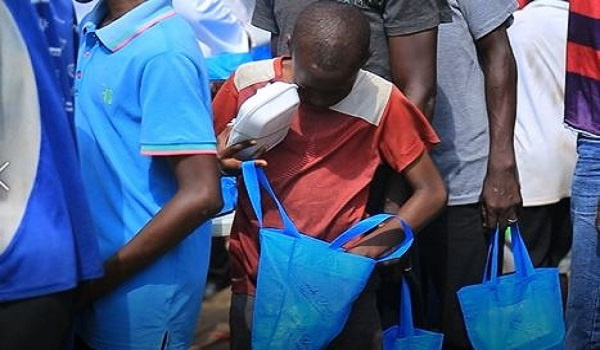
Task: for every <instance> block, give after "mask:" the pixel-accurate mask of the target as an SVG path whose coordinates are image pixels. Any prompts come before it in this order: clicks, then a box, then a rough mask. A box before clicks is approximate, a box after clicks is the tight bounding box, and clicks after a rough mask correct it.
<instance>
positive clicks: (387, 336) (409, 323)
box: [383, 280, 444, 350]
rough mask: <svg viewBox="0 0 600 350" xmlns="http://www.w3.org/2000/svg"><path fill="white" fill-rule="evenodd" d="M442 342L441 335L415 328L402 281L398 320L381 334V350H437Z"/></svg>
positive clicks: (406, 287) (442, 336)
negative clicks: (396, 323)
mask: <svg viewBox="0 0 600 350" xmlns="http://www.w3.org/2000/svg"><path fill="white" fill-rule="evenodd" d="M443 342H444V335H443V334H441V333H435V332H430V331H426V330H424V329H418V328H415V326H414V324H413V317H412V305H411V301H410V289H409V288H408V284H407V283H406V281H404V280H402V292H401V293H400V319H399V322H398V325H396V326H392V327H390V328H388V329H386V330H385V332H384V333H383V350H436V349H437V350H439V349H441V348H442V344H443Z"/></svg>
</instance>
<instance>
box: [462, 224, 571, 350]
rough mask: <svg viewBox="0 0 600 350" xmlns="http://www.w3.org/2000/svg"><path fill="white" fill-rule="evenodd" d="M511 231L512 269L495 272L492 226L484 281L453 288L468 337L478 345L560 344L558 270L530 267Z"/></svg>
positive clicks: (548, 346) (505, 347)
mask: <svg viewBox="0 0 600 350" xmlns="http://www.w3.org/2000/svg"><path fill="white" fill-rule="evenodd" d="M510 233H511V241H512V250H513V255H514V260H515V270H516V271H515V273H514V274H510V275H504V276H498V249H499V247H498V245H499V242H498V236H499V233H498V230H496V233H495V234H494V241H493V242H492V244H491V247H490V250H489V252H488V260H487V265H488V266H490V264H491V267H492V268H491V270H490V269H488V268H487V267H486V271H485V273H484V278H483V283H482V284H478V285H473V286H467V287H463V288H461V289H460V290H459V291H458V299H459V301H460V306H461V308H462V312H463V316H464V320H465V325H466V328H467V333H468V336H469V339H470V340H471V343H472V345H473V347H474V348H475V349H478V350H479V349H486V350H492V349H498V350H508V349H523V350H525V349H527V350H529V349H564V337H565V325H564V319H563V308H562V299H561V295H560V294H561V293H560V284H559V280H558V269H556V268H536V269H534V268H533V264H532V263H531V259H530V258H529V254H528V252H527V248H526V247H525V243H524V242H523V238H522V237H521V234H520V233H519V228H518V227H517V225H514V226H511V227H510ZM490 261H491V263H490Z"/></svg>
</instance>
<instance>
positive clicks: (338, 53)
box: [291, 1, 371, 70]
mask: <svg viewBox="0 0 600 350" xmlns="http://www.w3.org/2000/svg"><path fill="white" fill-rule="evenodd" d="M370 37H371V30H370V27H369V21H368V20H367V18H366V17H365V16H364V15H363V14H362V13H361V11H360V10H359V9H358V8H356V7H354V6H352V5H346V4H341V3H338V2H336V1H318V2H315V3H312V4H311V5H309V6H307V7H306V8H305V9H304V10H302V11H301V12H300V14H299V15H298V18H297V20H296V24H295V26H294V30H293V32H292V41H291V50H292V52H294V51H296V50H303V51H306V52H307V53H309V55H310V57H311V59H312V60H313V62H315V63H316V64H317V65H319V67H320V68H321V69H325V70H337V69H347V68H350V69H358V68H361V67H362V65H363V64H364V63H365V62H366V60H367V59H368V58H369V56H370V51H369V45H370Z"/></svg>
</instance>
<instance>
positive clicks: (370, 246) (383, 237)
mask: <svg viewBox="0 0 600 350" xmlns="http://www.w3.org/2000/svg"><path fill="white" fill-rule="evenodd" d="M403 241H404V231H403V230H402V227H401V226H400V224H399V223H398V220H388V221H387V222H386V223H384V224H382V225H379V227H377V228H376V229H374V230H373V231H372V232H370V233H368V234H366V235H364V236H363V237H362V238H360V239H359V240H358V241H356V242H355V243H354V244H353V243H350V247H347V251H348V252H349V253H352V254H358V255H363V256H366V257H369V258H372V259H377V258H380V257H382V256H385V255H387V254H388V253H391V251H393V249H394V248H395V247H396V246H397V245H399V244H401V243H402V242H403Z"/></svg>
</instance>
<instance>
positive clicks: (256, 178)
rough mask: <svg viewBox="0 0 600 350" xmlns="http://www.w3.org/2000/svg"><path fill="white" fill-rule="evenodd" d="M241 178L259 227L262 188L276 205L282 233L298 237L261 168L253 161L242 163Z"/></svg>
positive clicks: (261, 216)
mask: <svg viewBox="0 0 600 350" xmlns="http://www.w3.org/2000/svg"><path fill="white" fill-rule="evenodd" d="M242 176H243V177H244V184H245V185H246V191H247V192H248V197H249V199H250V204H251V205H252V209H253V210H254V214H255V215H256V218H257V219H258V225H259V227H260V228H263V220H262V219H263V214H262V198H261V191H260V189H261V188H264V189H265V190H266V191H267V193H268V194H269V196H270V197H271V199H272V200H273V202H275V204H276V205H277V209H278V211H279V216H280V218H281V221H282V222H283V232H284V233H285V234H287V235H288V236H292V237H300V234H299V233H298V229H297V228H296V226H295V225H294V223H293V222H292V220H291V219H290V217H289V215H288V214H287V213H286V211H285V209H284V208H283V206H282V205H281V202H279V199H278V198H277V196H276V195H275V192H274V191H273V188H272V187H271V184H270V183H269V181H268V180H267V176H266V175H265V171H264V170H263V169H262V168H259V167H257V166H256V164H255V163H254V161H247V162H243V163H242Z"/></svg>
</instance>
